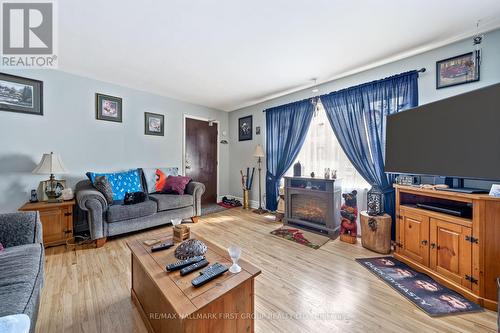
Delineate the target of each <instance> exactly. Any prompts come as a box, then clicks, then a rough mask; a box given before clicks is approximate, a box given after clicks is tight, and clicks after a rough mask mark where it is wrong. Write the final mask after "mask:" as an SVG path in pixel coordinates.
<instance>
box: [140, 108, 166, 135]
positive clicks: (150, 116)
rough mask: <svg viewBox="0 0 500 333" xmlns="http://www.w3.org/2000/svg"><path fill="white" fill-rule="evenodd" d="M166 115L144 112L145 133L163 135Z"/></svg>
mask: <svg viewBox="0 0 500 333" xmlns="http://www.w3.org/2000/svg"><path fill="white" fill-rule="evenodd" d="M164 121H165V116H164V115H162V114H158V113H150V112H144V134H146V135H158V136H163V135H164V134H165V131H164Z"/></svg>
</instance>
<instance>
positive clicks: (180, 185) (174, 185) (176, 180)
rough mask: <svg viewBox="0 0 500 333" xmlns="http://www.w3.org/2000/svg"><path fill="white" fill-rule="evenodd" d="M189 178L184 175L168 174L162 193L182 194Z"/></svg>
mask: <svg viewBox="0 0 500 333" xmlns="http://www.w3.org/2000/svg"><path fill="white" fill-rule="evenodd" d="M190 181H191V178H189V177H184V176H168V178H167V181H166V182H165V186H164V187H163V190H162V193H175V194H184V190H185V189H186V186H187V184H188V183H189V182H190Z"/></svg>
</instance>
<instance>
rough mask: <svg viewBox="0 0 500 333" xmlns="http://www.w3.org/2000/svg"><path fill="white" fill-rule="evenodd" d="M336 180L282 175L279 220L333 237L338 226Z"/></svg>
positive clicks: (338, 195) (338, 197) (338, 194)
mask: <svg viewBox="0 0 500 333" xmlns="http://www.w3.org/2000/svg"><path fill="white" fill-rule="evenodd" d="M340 184H341V182H340V180H339V179H321V178H306V177H285V218H284V219H283V223H284V224H286V225H290V226H295V227H302V228H304V229H307V230H309V231H313V232H317V233H321V234H325V235H328V236H329V237H330V238H336V237H337V236H338V230H339V227H340V204H341V194H342V193H341V192H342V189H341V186H340Z"/></svg>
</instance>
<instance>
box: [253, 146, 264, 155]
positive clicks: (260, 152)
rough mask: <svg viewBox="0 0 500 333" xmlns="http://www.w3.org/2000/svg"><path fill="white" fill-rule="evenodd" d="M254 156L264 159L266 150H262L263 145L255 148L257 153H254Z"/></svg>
mask: <svg viewBox="0 0 500 333" xmlns="http://www.w3.org/2000/svg"><path fill="white" fill-rule="evenodd" d="M253 156H255V157H264V150H263V149H262V146H261V145H257V147H255V151H254V152H253Z"/></svg>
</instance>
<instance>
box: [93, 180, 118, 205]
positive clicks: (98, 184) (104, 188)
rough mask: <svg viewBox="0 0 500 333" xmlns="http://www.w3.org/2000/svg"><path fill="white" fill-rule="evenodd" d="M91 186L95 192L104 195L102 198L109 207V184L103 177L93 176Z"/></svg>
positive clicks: (110, 188) (111, 189) (110, 195)
mask: <svg viewBox="0 0 500 333" xmlns="http://www.w3.org/2000/svg"><path fill="white" fill-rule="evenodd" d="M93 185H94V187H95V188H96V190H98V191H99V192H101V193H102V195H104V198H105V199H106V201H107V203H108V204H109V205H111V204H113V198H114V194H113V188H112V187H111V184H110V183H109V182H108V179H107V178H106V177H105V176H95V177H94V184H93Z"/></svg>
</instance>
